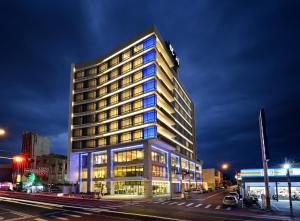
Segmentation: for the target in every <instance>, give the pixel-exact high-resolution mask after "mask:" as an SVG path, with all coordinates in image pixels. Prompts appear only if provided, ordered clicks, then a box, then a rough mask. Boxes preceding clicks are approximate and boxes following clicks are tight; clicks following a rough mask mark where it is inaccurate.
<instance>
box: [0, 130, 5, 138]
mask: <svg viewBox="0 0 300 221" xmlns="http://www.w3.org/2000/svg"><path fill="white" fill-rule="evenodd" d="M5 134H6V131H5V130H4V129H3V128H0V136H1V137H2V136H4V135H5Z"/></svg>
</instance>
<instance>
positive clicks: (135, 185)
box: [113, 181, 145, 195]
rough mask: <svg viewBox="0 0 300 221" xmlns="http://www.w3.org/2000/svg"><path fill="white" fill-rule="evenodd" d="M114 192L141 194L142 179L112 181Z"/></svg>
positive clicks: (142, 190) (142, 192)
mask: <svg viewBox="0 0 300 221" xmlns="http://www.w3.org/2000/svg"><path fill="white" fill-rule="evenodd" d="M113 189H114V194H126V195H143V194H144V192H145V191H144V181H118V182H116V181H115V182H113Z"/></svg>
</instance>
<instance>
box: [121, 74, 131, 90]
mask: <svg viewBox="0 0 300 221" xmlns="http://www.w3.org/2000/svg"><path fill="white" fill-rule="evenodd" d="M130 83H131V76H128V77H125V78H123V79H122V86H123V87H125V86H127V85H129V84H130Z"/></svg>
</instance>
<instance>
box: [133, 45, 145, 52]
mask: <svg viewBox="0 0 300 221" xmlns="http://www.w3.org/2000/svg"><path fill="white" fill-rule="evenodd" d="M141 50H143V44H138V45H136V46H134V48H133V53H138V52H140V51H141Z"/></svg>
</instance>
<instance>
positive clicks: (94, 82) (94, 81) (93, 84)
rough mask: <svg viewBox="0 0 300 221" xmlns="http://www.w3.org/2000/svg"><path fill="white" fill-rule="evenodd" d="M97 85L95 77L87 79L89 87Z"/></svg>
mask: <svg viewBox="0 0 300 221" xmlns="http://www.w3.org/2000/svg"><path fill="white" fill-rule="evenodd" d="M96 85H97V81H96V79H92V80H89V81H88V87H89V88H91V87H96Z"/></svg>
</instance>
